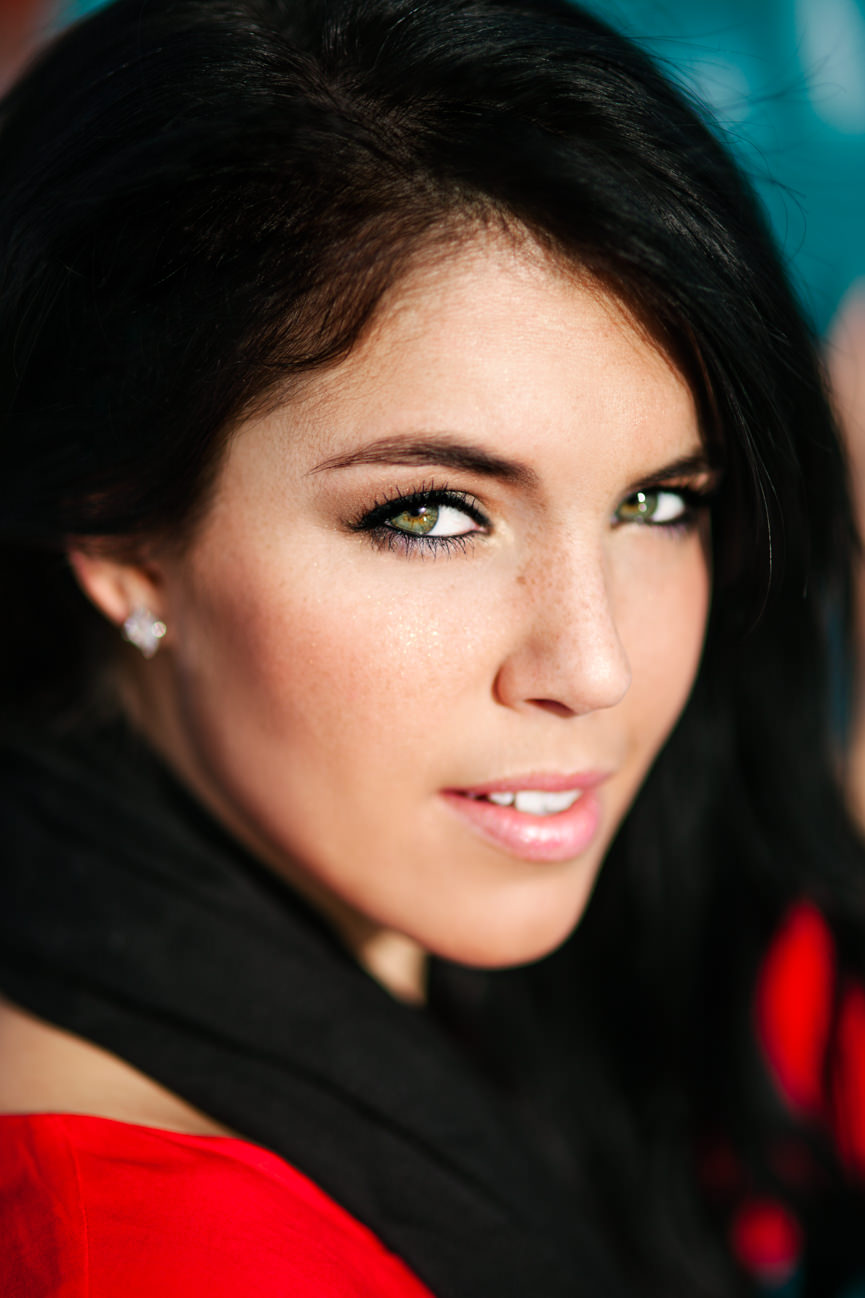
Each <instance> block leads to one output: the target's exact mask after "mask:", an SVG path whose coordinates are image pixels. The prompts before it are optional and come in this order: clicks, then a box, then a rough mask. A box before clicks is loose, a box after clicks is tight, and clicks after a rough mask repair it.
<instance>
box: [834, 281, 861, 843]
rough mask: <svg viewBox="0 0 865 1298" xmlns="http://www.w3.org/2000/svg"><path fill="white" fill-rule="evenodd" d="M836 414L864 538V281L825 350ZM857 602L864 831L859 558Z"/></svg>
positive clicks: (854, 769) (855, 707)
mask: <svg viewBox="0 0 865 1298" xmlns="http://www.w3.org/2000/svg"><path fill="white" fill-rule="evenodd" d="M826 364H827V369H828V373H829V379H830V387H831V390H832V396H833V401H834V405H835V413H836V415H837V418H838V424H839V427H840V430H841V433H842V436H843V438H844V444H845V449H846V452H847V459H848V463H849V466H850V486H851V492H852V497H853V506H854V511H855V518H856V523H857V526H858V528H859V535H860V537H865V280H862V281H859V283H857V284H856V285H854V286H853V288H852V289H851V290H850V292H849V293H848V294H847V296H846V297H845V299H844V301H843V302H842V303H841V306H840V307H839V310H838V314H837V317H836V319H835V320H834V322H833V325H832V329H831V331H830V335H829V340H828V344H827V348H826ZM854 580H855V586H854V601H855V615H856V622H855V626H856V639H857V647H858V660H859V664H860V666H859V672H858V677H857V679H856V680H855V681H854V689H853V697H852V699H851V708H850V718H849V724H850V742H849V750H848V753H847V761H846V768H845V772H844V774H845V779H846V788H847V798H848V802H849V805H850V809H851V811H852V812H853V814H854V816H855V817H856V819H857V820H858V822H859V825H860V826H861V827H862V828H863V829H865V680H863V675H865V672H863V668H862V666H861V664H862V663H865V561H863V559H862V556H861V555H860V556H857V558H856V563H855V567H854Z"/></svg>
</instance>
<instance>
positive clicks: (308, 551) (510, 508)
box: [79, 240, 710, 998]
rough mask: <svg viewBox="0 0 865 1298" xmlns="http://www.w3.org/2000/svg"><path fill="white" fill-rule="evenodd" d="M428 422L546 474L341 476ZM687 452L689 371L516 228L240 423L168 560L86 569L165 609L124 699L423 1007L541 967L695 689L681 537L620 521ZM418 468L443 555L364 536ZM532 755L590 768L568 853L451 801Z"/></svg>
mask: <svg viewBox="0 0 865 1298" xmlns="http://www.w3.org/2000/svg"><path fill="white" fill-rule="evenodd" d="M430 432H434V433H435V434H437V435H440V436H442V437H444V438H447V439H449V440H451V441H458V442H470V443H472V444H473V445H476V446H478V447H480V448H481V449H484V450H486V451H488V452H489V453H491V454H496V455H499V456H502V455H503V456H506V457H508V458H509V459H513V460H518V461H520V462H521V463H523V464H524V465H526V466H527V468H528V469H529V470H531V472H532V474H533V475H534V477H535V479H536V481H535V482H534V483H533V484H531V485H528V486H527V485H525V484H522V483H513V482H503V481H499V480H497V479H495V478H486V477H481V476H479V475H478V474H477V473H471V472H465V471H461V470H454V469H452V468H449V469H443V468H441V467H440V466H439V465H437V464H436V463H435V462H434V461H433V462H429V463H425V464H423V465H420V466H412V465H409V466H406V465H395V464H389V463H385V464H382V463H374V464H366V463H355V464H351V465H349V466H339V465H338V464H335V461H337V460H339V459H340V457H345V456H346V455H347V454H348V453H357V451H358V448H362V447H365V446H367V445H368V444H370V443H372V442H375V441H376V440H377V439H381V438H392V439H395V440H396V441H397V442H400V441H402V442H409V441H413V440H415V439H416V438H417V437H418V435H419V434H421V433H423V434H428V433H430ZM699 452H700V437H699V430H698V426H697V419H696V415H695V410H694V405H693V401H692V397H691V394H690V392H689V390H688V388H687V386H686V384H685V383H684V381H683V380H682V378H681V377H680V376H679V375H678V374H677V372H676V371H675V369H674V368H673V367H672V366H671V364H670V363H669V361H668V360H667V359H666V358H665V357H664V356H663V355H662V354H661V353H660V352H659V351H658V349H657V348H656V347H655V346H654V345H653V344H652V343H651V342H650V341H649V340H647V339H646V337H645V336H644V334H643V333H642V332H641V331H639V330H638V329H637V327H636V326H635V325H634V323H633V322H632V321H631V320H630V319H629V318H628V316H627V315H626V313H625V312H624V310H623V308H622V307H621V306H620V305H619V304H618V303H617V302H615V301H614V300H612V299H611V298H610V297H609V296H607V295H605V294H604V293H603V292H602V291H601V290H600V289H599V288H598V287H597V286H596V285H593V284H590V283H589V282H587V281H585V280H583V281H582V282H581V281H580V280H579V278H578V277H576V276H575V275H574V274H568V273H566V272H564V271H563V270H561V269H557V268H554V267H553V266H551V264H550V263H549V261H548V260H545V259H544V258H543V257H542V256H541V254H540V253H539V252H537V251H535V250H533V249H531V248H529V247H527V246H526V245H525V244H524V245H522V246H515V245H514V244H513V243H505V242H504V240H502V241H499V242H494V241H492V240H488V241H485V242H477V243H475V244H473V245H471V246H469V247H464V248H463V249H462V250H461V251H460V252H459V253H457V254H451V255H450V256H449V257H447V258H445V259H443V260H439V261H438V262H436V263H434V264H432V265H429V264H425V265H422V266H421V267H420V268H418V269H417V270H416V271H415V272H414V273H413V274H409V276H408V277H407V278H406V279H405V280H404V281H403V283H402V284H401V285H400V286H399V287H398V290H397V291H396V293H395V294H394V295H393V296H392V297H391V300H390V301H389V302H388V303H386V304H385V306H384V307H383V309H382V310H381V311H380V313H379V316H378V319H377V322H376V324H375V326H374V328H373V329H372V331H371V332H370V333H369V335H368V336H367V337H366V338H365V340H364V341H363V343H362V344H361V345H359V346H358V347H357V348H356V349H355V351H354V352H353V353H352V355H351V356H350V357H349V358H348V359H347V360H346V361H344V362H343V363H342V364H341V365H339V366H337V367H335V368H334V369H333V370H332V371H330V372H329V373H327V374H324V375H320V376H317V377H316V378H315V379H313V380H311V381H309V382H308V384H307V387H306V389H305V391H304V392H303V393H301V394H300V395H298V396H295V397H294V398H293V399H292V400H290V401H288V402H287V403H286V404H285V405H283V406H281V407H280V408H278V409H276V410H275V411H274V412H272V413H270V414H268V415H266V416H263V417H260V418H256V419H252V420H250V421H249V422H248V423H247V424H245V425H244V426H243V427H241V428H240V430H239V431H238V433H237V435H236V436H235V437H234V439H233V441H232V443H231V446H230V449H229V452H228V454H227V457H226V460H225V463H224V465H223V468H222V472H221V476H220V479H219V483H218V487H217V491H216V494H215V497H214V499H213V502H212V505H211V507H210V509H209V512H208V514H207V516H206V518H205V520H204V522H203V525H202V526H201V528H200V530H199V532H198V534H197V536H196V538H195V540H194V542H193V544H192V546H191V548H190V549H189V550H188V551H187V552H186V553H184V554H183V555H182V556H176V555H170V554H165V555H161V556H160V555H157V556H155V557H152V558H151V559H150V561H149V562H148V564H146V565H141V566H139V567H130V566H129V565H123V564H114V565H113V564H111V563H105V562H104V561H101V560H95V561H93V564H92V566H91V567H88V566H87V565H86V564H81V563H79V574H80V576H81V579H82V581H83V583H84V585H85V587H86V588H87V589H88V591H89V593H90V594H91V596H92V597H93V598H94V599H96V600H97V602H99V603H100V604H101V605H102V607H103V608H105V609H106V611H107V612H108V613H109V615H112V614H114V616H115V617H119V615H121V614H122V615H124V616H125V613H126V612H127V611H128V610H129V608H130V607H131V606H132V605H133V604H135V603H145V604H147V605H148V607H150V608H151V609H152V610H153V611H154V612H155V613H156V614H157V615H158V616H159V617H161V618H162V619H163V621H165V623H166V624H167V626H168V628H169V632H168V636H167V638H166V641H165V645H164V648H163V649H162V651H161V652H160V654H159V656H158V657H157V658H155V659H153V660H152V661H151V662H149V663H146V664H145V663H143V662H142V663H141V664H140V666H139V670H138V673H137V677H136V682H135V694H134V702H133V706H134V708H135V711H136V713H137V715H138V717H139V718H140V723H141V724H142V725H144V727H145V728H146V730H147V731H148V733H149V734H150V736H151V738H152V740H153V741H154V742H155V743H156V744H157V745H158V746H159V747H160V748H161V749H162V750H163V752H164V754H165V755H166V757H167V758H168V760H169V761H170V762H171V764H172V765H173V766H174V767H175V768H176V769H177V771H178V772H179V773H180V774H181V776H182V777H183V778H184V780H186V781H187V782H188V783H189V784H190V785H191V786H192V787H193V788H194V789H195V790H196V791H197V793H198V795H199V796H200V797H201V798H203V799H204V801H205V802H206V803H207V804H209V806H210V807H211V808H212V809H213V810H214V811H215V813H216V814H217V816H218V817H219V818H220V819H221V820H222V821H223V822H224V823H225V824H226V825H228V826H229V827H230V828H231V829H232V830H233V831H234V832H235V833H236V834H238V835H239V836H240V837H241V838H242V839H244V840H245V841H246V842H247V843H248V844H250V845H251V846H252V847H253V848H254V850H255V851H256V852H257V853H258V854H259V855H260V856H261V857H262V858H263V859H265V860H266V861H268V862H269V863H270V864H272V866H273V867H274V869H276V870H278V871H280V872H281V873H283V874H284V875H285V876H286V877H287V878H289V879H290V880H291V881H292V882H293V883H294V884H295V885H296V886H297V887H298V888H299V889H301V890H302V891H303V892H305V893H306V894H307V895H308V896H309V897H311V898H312V899H313V901H314V902H315V903H316V904H318V905H319V906H320V908H321V909H322V910H324V912H325V913H326V914H328V915H330V917H331V918H332V919H333V920H334V922H335V923H336V924H337V926H338V927H339V928H340V930H341V931H342V933H343V934H344V936H345V938H346V940H347V941H348V942H349V944H350V946H352V948H353V949H354V950H355V951H356V952H357V953H358V955H359V957H360V958H361V960H362V962H363V963H365V964H366V965H367V966H368V967H370V968H371V969H372V971H373V972H374V973H375V974H376V975H377V976H378V977H379V978H381V980H382V981H383V982H385V984H386V985H388V986H390V987H391V990H393V991H395V992H396V993H397V994H401V995H404V996H407V997H413V998H420V997H421V996H422V970H423V956H424V953H426V952H436V953H439V954H441V955H444V956H447V957H449V958H452V959H456V960H459V961H464V962H467V963H473V964H478V965H505V964H514V963H519V962H523V961H527V960H533V959H536V958H537V957H539V956H541V955H544V954H545V953H547V952H549V951H550V950H551V949H552V948H554V947H555V946H556V945H557V944H558V943H560V942H561V941H562V940H563V939H564V938H565V937H566V936H567V934H568V933H569V932H570V931H571V929H572V928H573V926H574V925H575V924H576V922H577V920H578V919H579V917H580V914H581V913H582V910H583V908H584V906H585V904H586V901H587V898H588V896H589V893H590V890H591V887H592V884H593V882H594V879H595V877H596V874H597V871H598V868H599V866H600V864H601V861H602V859H603V855H604V852H605V850H606V848H607V846H608V844H609V842H610V840H611V838H612V836H613V834H614V832H615V830H616V828H617V827H618V825H619V823H620V821H621V819H622V816H623V815H624V813H625V811H626V809H627V807H628V805H629V803H630V802H631V800H632V798H633V796H634V794H635V792H636V790H637V788H638V786H639V784H640V782H641V781H642V779H643V777H644V776H645V774H646V771H647V769H648V767H649V765H650V763H651V761H652V759H653V758H654V756H655V754H656V753H657V751H658V749H659V748H660V746H661V744H662V743H663V741H664V739H665V738H666V736H667V734H668V733H669V731H670V729H671V727H672V725H673V723H674V722H675V720H676V718H677V717H678V715H679V712H680V710H681V708H682V706H683V704H684V702H685V700H686V697H687V695H688V692H689V690H690V688H691V685H692V682H693V679H694V675H695V672H696V670H697V665H698V660H699V656H700V650H701V644H702V638H703V631H704V625H705V618H706V612H707V605H708V600H709V586H710V582H709V573H708V568H707V562H706V556H705V546H704V538H703V536H702V535H701V532H700V530H699V529H696V530H690V531H688V532H685V533H684V534H682V533H681V532H676V533H675V534H673V533H671V532H670V531H669V530H667V529H663V528H659V527H655V528H653V527H650V526H646V525H643V524H638V523H634V524H630V525H620V524H619V525H617V524H616V523H615V521H614V519H613V515H614V512H615V511H616V509H617V508H618V507H619V506H620V503H621V502H622V500H623V499H625V498H627V497H628V495H629V493H631V492H632V490H633V484H634V483H638V482H640V481H641V480H642V479H644V478H645V477H646V475H648V474H651V473H654V472H656V471H658V470H659V469H663V468H664V466H666V465H668V464H670V463H671V462H673V461H676V460H678V459H680V458H682V457H686V456H690V455H695V454H699ZM703 476H704V477H705V475H703ZM430 485H434V486H436V487H438V488H442V487H444V486H447V487H448V488H450V489H459V490H461V491H464V492H469V493H471V495H472V496H473V498H474V499H476V500H477V501H478V502H479V503H480V506H481V508H482V510H483V512H484V515H485V517H486V519H487V520H489V525H488V526H487V527H486V528H485V529H484V530H483V532H482V533H478V532H475V533H474V534H473V535H472V536H471V537H469V538H468V539H467V542H466V544H465V545H464V547H462V548H459V549H456V550H452V551H450V552H445V553H442V552H440V551H439V552H436V553H435V554H433V555H431V554H429V552H424V553H419V552H412V553H405V552H401V551H400V550H398V549H393V548H390V549H388V548H382V546H381V545H376V544H374V542H373V540H372V539H371V537H370V535H369V534H365V533H358V532H356V531H353V530H352V528H351V524H352V523H353V522H355V521H356V520H357V519H358V518H359V517H360V516H361V515H362V514H363V513H364V512H365V511H369V510H370V509H372V507H373V506H374V505H375V504H376V503H377V502H380V501H381V500H382V499H383V498H387V497H388V496H389V495H391V494H395V493H398V492H402V493H407V492H410V491H416V490H418V489H420V488H422V487H428V486H430ZM464 521H466V522H468V523H469V525H472V526H474V525H473V524H471V520H464ZM538 771H542V772H550V773H565V772H567V773H570V772H584V771H601V772H603V773H605V775H607V776H608V778H607V779H606V781H605V783H604V784H603V786H602V788H601V789H600V791H599V797H600V801H601V807H602V816H601V825H600V829H599V831H598V833H597V834H596V836H595V838H594V840H593V842H592V843H591V845H590V847H589V848H588V850H586V851H584V852H582V853H581V854H580V855H579V857H578V858H577V859H572V860H568V861H565V862H563V863H543V864H539V863H538V862H532V861H526V860H521V859H517V858H516V857H515V856H513V855H510V854H508V853H506V852H504V851H503V850H501V849H500V848H498V847H495V846H492V845H490V844H489V843H487V842H486V841H484V840H482V839H481V838H479V837H478V836H477V835H476V834H475V833H474V832H473V831H472V830H471V829H469V828H467V826H466V825H465V823H464V822H463V821H462V820H461V819H460V818H459V817H457V816H455V815H454V813H453V811H452V810H451V809H450V808H449V807H447V806H446V805H445V804H444V803H443V800H442V798H441V796H440V793H441V790H442V789H443V788H452V787H465V786H471V785H475V784H478V783H480V782H482V781H486V780H490V779H494V778H505V777H510V776H519V775H522V774H524V773H526V772H538Z"/></svg>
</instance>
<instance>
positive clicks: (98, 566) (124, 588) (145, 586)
mask: <svg viewBox="0 0 865 1298" xmlns="http://www.w3.org/2000/svg"><path fill="white" fill-rule="evenodd" d="M68 555H69V563H70V565H71V567H72V571H73V572H74V574H75V578H76V580H77V582H78V584H79V586H80V587H81V589H82V591H83V592H84V594H85V595H86V596H87V598H88V599H89V600H90V602H91V603H92V604H94V605H95V606H96V608H98V609H99V611H100V612H101V613H102V614H103V615H104V616H105V617H106V618H108V621H109V622H113V623H114V625H115V626H117V627H124V633H125V634H126V638H127V639H128V640H131V641H132V642H133V643H134V644H138V639H136V638H135V634H134V632H135V627H134V626H132V627H131V628H130V630H127V629H126V624H127V623H131V622H132V615H133V614H135V615H136V621H137V623H141V624H142V625H143V620H142V619H141V618H140V617H139V616H138V615H140V614H141V613H142V612H145V613H146V614H147V616H148V617H149V619H150V622H151V623H153V624H158V625H159V626H162V628H163V629H162V631H161V633H159V632H157V633H156V639H157V645H158V641H159V640H160V639H161V638H162V636H163V635H164V634H165V629H164V623H163V620H162V592H161V589H160V585H159V581H158V579H157V576H156V574H155V573H154V572H152V571H151V570H150V569H148V568H147V567H146V566H144V565H143V564H136V563H132V562H129V561H128V560H126V561H124V560H122V559H118V558H113V557H111V556H110V555H107V554H100V553H98V552H97V551H93V550H86V549H83V548H82V547H79V546H72V547H71V548H70V549H69V552H68ZM138 647H139V648H142V646H141V645H140V644H138ZM142 652H145V650H143V649H142Z"/></svg>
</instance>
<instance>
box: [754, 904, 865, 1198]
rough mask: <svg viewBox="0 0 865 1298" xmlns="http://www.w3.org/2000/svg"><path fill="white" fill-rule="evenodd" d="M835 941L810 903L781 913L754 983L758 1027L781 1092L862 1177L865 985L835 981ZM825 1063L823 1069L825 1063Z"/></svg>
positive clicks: (864, 1159) (864, 1148)
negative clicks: (782, 916)
mask: <svg viewBox="0 0 865 1298" xmlns="http://www.w3.org/2000/svg"><path fill="white" fill-rule="evenodd" d="M838 992H839V989H838V972H837V961H836V953H835V943H834V941H833V938H832V934H831V932H830V930H829V926H828V924H827V923H826V920H825V919H824V918H823V916H822V915H821V914H820V912H819V910H817V908H816V907H815V906H813V905H812V904H811V903H810V902H799V903H798V904H797V905H795V906H793V907H792V908H791V909H790V910H789V911H788V913H787V915H786V916H785V919H784V922H783V923H782V925H781V928H780V929H779V931H778V934H777V936H776V937H775V939H774V941H773V943H772V945H771V947H770V948H769V953H768V955H767V957H766V960H765V962H764V964H763V968H762V970H761V974H760V978H759V981H758V985H757V1000H756V1011H757V1027H758V1032H759V1035H760V1041H761V1043H762V1046H763V1050H764V1053H765V1055H766V1060H767V1062H768V1064H769V1067H770V1070H771V1072H772V1074H773V1076H774V1078H775V1082H776V1084H777V1086H778V1089H779V1090H780V1092H781V1094H782V1095H783V1096H784V1097H785V1099H786V1100H787V1101H788V1103H789V1104H790V1105H791V1106H792V1107H793V1108H794V1109H797V1110H798V1111H799V1112H800V1113H802V1114H803V1115H806V1116H808V1117H809V1118H811V1119H812V1120H814V1121H816V1122H818V1123H819V1124H821V1125H823V1126H824V1127H826V1128H827V1129H828V1130H829V1132H830V1133H831V1135H832V1137H833V1139H834V1141H835V1144H836V1147H837V1149H838V1152H839V1154H840V1155H841V1158H842V1160H843V1161H844V1163H845V1164H846V1166H847V1168H848V1169H849V1170H850V1172H852V1173H853V1175H854V1176H857V1177H860V1178H861V1177H865V989H863V988H862V986H861V985H860V984H859V983H855V982H850V981H846V982H844V983H843V984H842V985H841V987H840V999H839V1005H838V1012H837V1017H836V1018H835V1021H834V1023H833V1015H834V1013H835V999H836V995H838ZM827 1062H828V1068H827Z"/></svg>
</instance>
